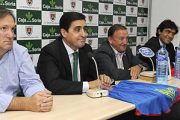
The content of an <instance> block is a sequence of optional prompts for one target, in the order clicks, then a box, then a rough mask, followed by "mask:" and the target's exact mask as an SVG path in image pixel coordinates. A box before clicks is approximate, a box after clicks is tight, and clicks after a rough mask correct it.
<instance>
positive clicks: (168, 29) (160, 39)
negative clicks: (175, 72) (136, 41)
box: [139, 19, 178, 70]
mask: <svg viewBox="0 0 180 120" xmlns="http://www.w3.org/2000/svg"><path fill="white" fill-rule="evenodd" d="M177 33H178V27H177V25H176V24H175V23H174V22H173V21H171V20H169V19H168V20H164V21H163V22H162V23H161V24H160V25H159V26H158V27H157V30H156V37H152V38H150V39H149V40H148V41H147V43H146V44H145V45H144V47H148V48H150V49H151V50H152V51H153V52H154V53H155V55H154V56H153V57H152V61H153V63H154V68H155V69H156V53H157V51H158V50H159V49H160V48H161V46H162V45H164V46H165V48H166V50H167V51H168V53H169V58H170V63H171V65H173V63H172V62H174V61H175V50H174V46H173V44H172V43H171V41H172V40H173V39H174V35H176V34H177ZM139 58H140V59H141V60H142V61H144V62H146V63H147V64H148V65H149V67H150V70H153V67H152V63H151V61H150V59H149V58H146V57H143V56H142V55H139Z"/></svg>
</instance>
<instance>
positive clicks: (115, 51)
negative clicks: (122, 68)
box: [110, 44, 125, 55]
mask: <svg viewBox="0 0 180 120" xmlns="http://www.w3.org/2000/svg"><path fill="white" fill-rule="evenodd" d="M110 46H111V48H112V49H113V51H114V53H115V55H117V54H120V55H124V54H125V52H123V53H120V52H118V51H117V50H116V49H115V48H114V47H113V46H112V45H111V44H110Z"/></svg>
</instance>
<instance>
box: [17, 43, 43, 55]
mask: <svg viewBox="0 0 180 120" xmlns="http://www.w3.org/2000/svg"><path fill="white" fill-rule="evenodd" d="M17 43H18V44H20V45H22V46H24V47H26V48H27V49H28V52H29V54H38V53H40V51H41V40H18V41H17Z"/></svg>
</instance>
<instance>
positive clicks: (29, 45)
mask: <svg viewBox="0 0 180 120" xmlns="http://www.w3.org/2000/svg"><path fill="white" fill-rule="evenodd" d="M32 46H33V44H31V43H30V42H28V44H26V47H27V49H28V50H31V48H32Z"/></svg>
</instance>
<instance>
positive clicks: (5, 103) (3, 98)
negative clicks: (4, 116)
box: [0, 94, 13, 113]
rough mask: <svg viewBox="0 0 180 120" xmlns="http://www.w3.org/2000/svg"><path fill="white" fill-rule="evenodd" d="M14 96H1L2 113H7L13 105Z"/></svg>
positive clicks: (0, 106) (0, 107)
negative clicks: (11, 104)
mask: <svg viewBox="0 0 180 120" xmlns="http://www.w3.org/2000/svg"><path fill="white" fill-rule="evenodd" d="M12 98H13V96H11V95H7V94H0V113H1V112H5V111H6V109H7V108H8V106H9V105H10V103H11V100H12Z"/></svg>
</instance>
